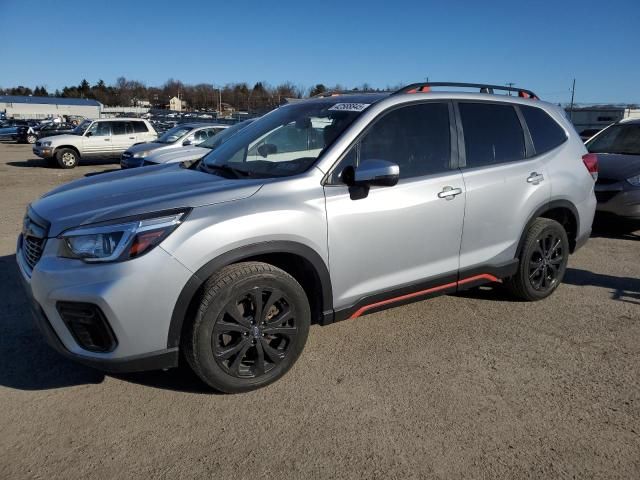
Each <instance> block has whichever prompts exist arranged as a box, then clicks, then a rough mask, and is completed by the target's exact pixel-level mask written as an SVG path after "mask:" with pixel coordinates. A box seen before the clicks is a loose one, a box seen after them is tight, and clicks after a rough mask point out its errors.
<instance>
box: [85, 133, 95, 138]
mask: <svg viewBox="0 0 640 480" xmlns="http://www.w3.org/2000/svg"><path fill="white" fill-rule="evenodd" d="M84 135H85V137H90V136H91V135H93V133H91V132H87V133H85V134H84Z"/></svg>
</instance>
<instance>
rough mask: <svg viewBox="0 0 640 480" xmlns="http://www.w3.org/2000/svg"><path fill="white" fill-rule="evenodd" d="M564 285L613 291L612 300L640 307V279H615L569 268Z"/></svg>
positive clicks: (610, 276) (611, 276)
mask: <svg viewBox="0 0 640 480" xmlns="http://www.w3.org/2000/svg"><path fill="white" fill-rule="evenodd" d="M563 283H567V284H569V285H575V286H578V287H585V286H593V287H600V288H606V289H607V290H610V291H611V299H612V300H619V301H621V302H627V303H632V304H634V305H640V278H632V277H615V276H613V275H604V274H602V273H594V272H590V271H588V270H580V269H578V268H567V271H566V273H565V275H564V280H563Z"/></svg>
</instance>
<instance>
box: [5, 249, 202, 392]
mask: <svg viewBox="0 0 640 480" xmlns="http://www.w3.org/2000/svg"><path fill="white" fill-rule="evenodd" d="M0 284H1V285H2V289H0V386H3V387H8V388H13V389H16V390H27V391H31V390H50V389H56V388H65V387H72V386H76V385H87V384H99V383H102V381H103V380H104V378H105V374H104V373H103V372H100V371H98V370H94V369H92V368H89V367H85V366H83V365H80V364H78V363H75V362H73V361H71V360H68V359H66V358H64V357H62V356H61V355H60V354H58V353H57V352H55V351H54V350H53V349H51V348H50V347H49V346H48V345H47V344H46V343H45V341H44V339H43V338H42V335H41V334H40V332H39V331H38V329H37V327H36V326H35V323H34V321H33V318H32V316H31V311H30V309H29V305H28V303H27V302H28V300H27V295H26V293H25V292H24V290H23V287H22V284H21V280H20V272H19V270H18V266H17V265H16V260H15V256H14V255H6V256H2V257H0ZM109 375H110V376H112V377H114V378H118V379H120V380H122V381H126V382H130V383H135V384H139V385H143V386H148V387H152V388H159V389H163V390H174V391H179V392H185V393H203V394H211V393H212V390H210V389H209V388H208V387H207V386H206V385H205V384H204V383H203V382H202V381H200V379H199V378H198V377H197V376H196V375H195V374H194V373H193V372H192V371H191V370H189V369H188V368H183V367H181V368H177V369H171V370H168V371H154V372H140V373H127V374H118V375H115V374H114V375H111V374H109Z"/></svg>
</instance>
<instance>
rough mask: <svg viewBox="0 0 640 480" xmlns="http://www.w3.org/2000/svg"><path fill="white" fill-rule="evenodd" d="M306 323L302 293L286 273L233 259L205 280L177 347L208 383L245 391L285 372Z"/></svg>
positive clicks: (301, 344) (295, 355) (299, 347)
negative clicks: (196, 304) (230, 263)
mask: <svg viewBox="0 0 640 480" xmlns="http://www.w3.org/2000/svg"><path fill="white" fill-rule="evenodd" d="M310 323H311V313H310V308H309V302H308V300H307V297H306V294H305V292H304V290H303V289H302V287H301V286H300V284H299V283H298V282H297V281H296V280H295V279H294V278H293V277H292V276H291V275H289V274H288V273H286V272H285V271H283V270H281V269H279V268H276V267H274V266H273V265H269V264H266V263H262V262H244V263H238V264H233V265H229V266H227V267H225V268H224V269H222V270H221V271H220V272H218V273H217V274H215V275H213V276H212V277H211V278H210V279H209V280H208V281H207V282H206V284H205V287H204V292H203V296H202V300H201V303H200V306H199V308H198V311H197V312H196V315H195V318H194V320H193V322H192V323H191V324H190V325H189V327H188V329H187V331H186V332H185V335H184V337H183V342H182V347H183V351H184V353H185V357H186V359H187V361H188V363H189V365H190V366H191V368H192V369H193V370H194V371H195V372H196V374H197V375H198V376H199V377H200V378H201V379H202V380H203V381H204V382H205V383H207V384H208V385H209V386H211V387H213V388H214V389H216V390H219V391H222V392H226V393H239V392H246V391H249V390H254V389H257V388H260V387H263V386H265V385H268V384H270V383H272V382H274V381H276V380H277V379H279V378H280V377H282V376H283V375H284V374H285V373H286V372H287V371H289V369H290V368H291V367H292V366H293V364H294V363H295V361H296V360H297V359H298V357H299V356H300V354H301V353H302V350H303V348H304V345H305V343H306V340H307V335H308V333H309V325H310Z"/></svg>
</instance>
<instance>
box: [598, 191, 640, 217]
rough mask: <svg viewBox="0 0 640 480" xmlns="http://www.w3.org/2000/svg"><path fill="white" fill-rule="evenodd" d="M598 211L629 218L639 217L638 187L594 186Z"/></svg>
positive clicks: (639, 198)
mask: <svg viewBox="0 0 640 480" xmlns="http://www.w3.org/2000/svg"><path fill="white" fill-rule="evenodd" d="M596 195H597V196H598V205H597V207H596V210H597V212H598V213H607V214H612V215H616V216H618V217H625V218H629V219H634V220H638V219H640V188H638V187H631V188H628V189H627V188H624V189H616V190H613V189H612V190H607V189H604V188H596Z"/></svg>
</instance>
